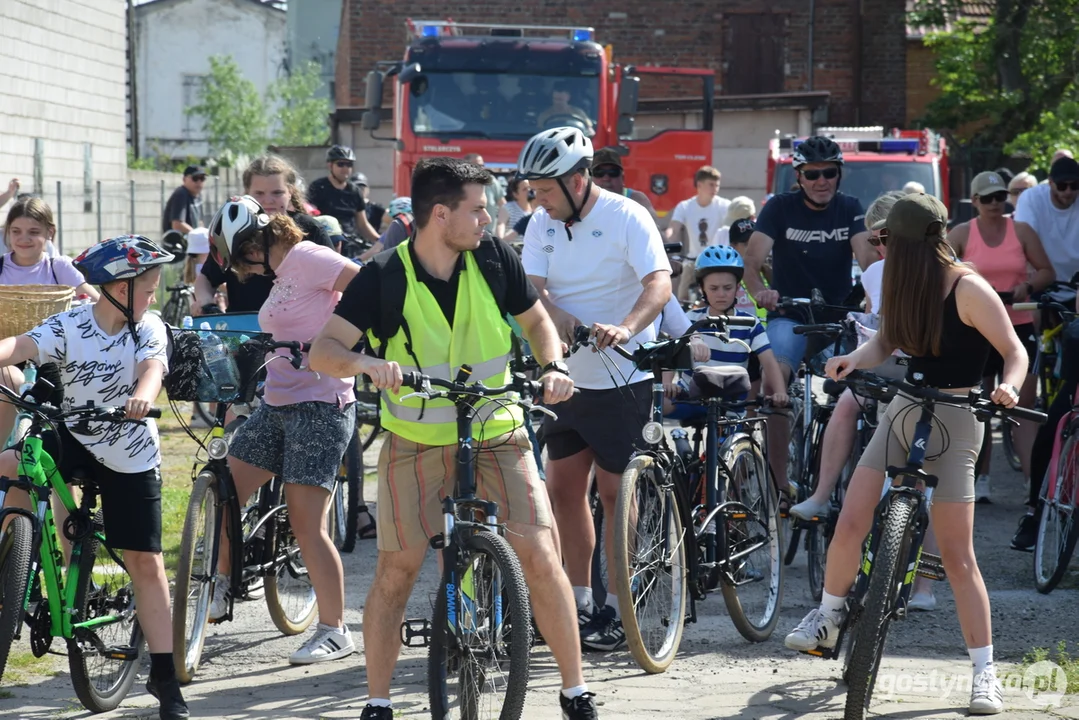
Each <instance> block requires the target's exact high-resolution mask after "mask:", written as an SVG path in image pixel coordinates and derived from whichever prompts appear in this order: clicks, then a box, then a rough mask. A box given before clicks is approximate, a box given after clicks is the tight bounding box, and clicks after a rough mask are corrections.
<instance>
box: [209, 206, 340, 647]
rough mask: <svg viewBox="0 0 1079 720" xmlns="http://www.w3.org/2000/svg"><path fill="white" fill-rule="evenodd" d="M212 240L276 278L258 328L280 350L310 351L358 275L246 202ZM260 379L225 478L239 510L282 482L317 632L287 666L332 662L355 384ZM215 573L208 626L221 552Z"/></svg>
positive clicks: (237, 267)
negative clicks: (333, 513) (337, 518)
mask: <svg viewBox="0 0 1079 720" xmlns="http://www.w3.org/2000/svg"><path fill="white" fill-rule="evenodd" d="M210 235H211V238H212V241H213V245H212V247H211V252H213V253H214V255H215V257H214V259H215V260H216V261H217V262H218V264H219V265H220V266H221V267H222V268H228V267H231V268H232V270H233V271H234V272H235V273H236V276H237V277H238V278H239V279H240V280H241V281H244V280H246V279H247V278H248V277H250V276H252V275H263V274H271V273H272V275H273V277H274V285H273V288H272V289H271V291H270V296H269V298H267V300H266V302H265V303H264V304H263V306H262V309H261V310H260V311H259V326H260V327H261V328H262V330H263V331H264V332H268V333H271V334H272V335H273V337H274V339H275V340H278V341H289V340H299V341H301V342H310V341H311V340H312V339H313V338H314V337H315V336H316V335H317V334H318V333H319V332H320V331H321V330H322V326H323V325H325V323H326V320H328V319H329V317H330V316H331V315H332V314H333V310H334V308H335V307H336V306H337V301H338V300H339V299H340V298H341V291H343V290H344V289H345V287H346V286H347V285H348V283H349V281H350V280H352V278H353V277H355V276H356V273H358V272H359V269H360V268H359V266H358V265H356V264H355V263H353V262H352V261H351V260H349V259H348V258H345V257H342V256H341V255H338V254H337V253H336V252H334V251H333V250H332V249H330V248H327V247H323V246H321V245H316V244H315V243H312V242H308V241H306V240H304V239H303V238H304V234H303V231H302V230H300V228H299V227H298V226H297V225H296V223H295V222H294V221H293V220H292V218H290V217H289V216H288V215H287V214H284V213H281V214H279V215H273V216H272V217H271V216H270V215H269V214H267V213H266V212H265V211H264V210H263V209H262V207H261V206H260V205H259V204H258V203H257V202H256V201H255V199H254V198H252V197H250V196H246V195H245V196H244V197H242V198H231V199H230V200H229V201H228V202H226V203H225V205H224V206H223V207H222V208H221V210H219V211H218V213H217V215H216V216H215V217H214V219H213V221H212V222H211V223H210ZM282 353H284V351H282ZM266 373H267V374H266V391H265V394H264V396H263V403H262V404H261V405H260V406H259V407H258V409H257V410H255V412H254V413H252V414H251V417H250V418H249V419H248V421H247V422H246V423H244V424H243V425H242V426H241V427H240V429H239V430H238V431H237V432H236V435H235V436H234V437H233V440H232V443H231V448H230V454H229V470H230V471H231V472H232V479H233V481H234V482H235V484H236V494H237V496H238V497H239V498H240V499H241V501H243V502H247V499H248V498H249V497H250V496H251V494H252V493H254V492H255V490H256V489H258V488H259V487H261V486H262V485H264V484H265V483H266V482H267V481H268V480H269V479H270V478H271V477H273V476H275V475H276V476H277V477H279V478H281V479H282V480H283V481H284V483H285V501H286V503H287V504H288V512H289V521H290V523H291V525H292V530H293V532H294V533H295V535H296V540H297V541H298V542H299V544H300V551H301V552H302V553H303V559H304V562H305V563H306V565H307V571H308V573H309V574H310V578H311V583H312V585H314V588H315V596H316V597H317V599H318V609H319V625H318V629H317V631H316V632H315V634H314V635H313V636H312V637H311V638H310V639H309V640H308V641H307V642H306V643H304V645H303V646H302V647H301V648H300V649H299V650H297V651H296V652H295V653H293V654H292V656H291V657H290V658H289V662H291V663H292V664H294V665H307V664H311V663H317V662H323V661H326V660H336V659H337V658H342V657H345V656H346V655H349V654H351V653H352V652H354V651H355V649H356V648H355V645H354V644H353V642H352V635H351V633H350V632H349V630H348V627H347V626H346V625H345V624H344V602H345V593H344V573H343V571H342V569H341V558H340V556H339V555H338V554H337V550H336V548H334V546H333V542H332V541H331V540H330V537H329V535H328V533H327V528H326V512H327V510H328V508H329V503H330V496H331V491H332V490H333V486H334V482H336V479H337V469H338V467H339V466H340V463H341V456H342V455H344V452H345V448H346V447H347V445H348V442H349V439H350V438H351V437H352V434H353V432H354V430H355V421H356V415H355V409H354V407H353V403H354V402H355V396H354V395H353V391H352V380H351V378H350V379H347V380H345V379H340V378H335V377H331V376H329V375H320V374H319V373H315V372H312V371H311V370H308V369H307V368H306V367H302V368H301V369H299V370H297V369H295V368H293V367H292V365H291V364H290V363H289V362H288V360H286V359H284V358H282V359H280V360H271V361H270V362H269V364H268V365H267V369H266ZM222 537H223V541H224V535H223V536H222ZM218 571H219V573H221V576H219V577H218V581H217V582H216V583H215V585H214V601H213V604H212V605H211V607H210V619H211V620H214V619H216V618H219V617H221V616H222V615H224V613H225V611H226V609H227V592H228V587H229V582H228V577H227V574H228V572H229V565H228V551H227V543H226V544H225V546H223V547H222V550H221V563H220V564H219V565H218Z"/></svg>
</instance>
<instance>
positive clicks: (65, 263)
mask: <svg viewBox="0 0 1079 720" xmlns="http://www.w3.org/2000/svg"><path fill="white" fill-rule="evenodd" d="M11 255H12V254H11V253H7V254H6V255H4V268H3V270H0V285H70V286H71V287H78V286H79V285H82V284H83V283H84V282H86V280H85V279H84V278H83V276H82V273H81V272H79V271H78V270H77V269H75V263H73V262H71V258H68V257H65V256H63V255H57V256H56V257H49V256H48V255H46V256H45V257H44V258H42V260H41V262H39V263H38V264H36V265H30V266H29V267H23V266H21V265H16V264H15V260H14V259H13V258H12V257H11ZM54 274H55V275H54Z"/></svg>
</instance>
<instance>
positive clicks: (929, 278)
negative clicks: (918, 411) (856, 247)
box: [880, 225, 963, 357]
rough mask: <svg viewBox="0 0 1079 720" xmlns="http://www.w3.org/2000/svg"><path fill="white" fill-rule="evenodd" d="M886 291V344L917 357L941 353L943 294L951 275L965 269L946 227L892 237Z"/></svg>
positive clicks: (882, 300) (883, 300) (883, 335)
mask: <svg viewBox="0 0 1079 720" xmlns="http://www.w3.org/2000/svg"><path fill="white" fill-rule="evenodd" d="M887 242H888V260H887V261H886V262H885V263H884V284H883V287H882V288H881V294H880V303H881V307H884V308H887V311H886V312H884V313H882V314H881V329H880V333H881V340H883V341H884V342H885V343H886V344H887V345H889V346H891V347H897V348H899V349H901V350H903V351H904V352H907V353H910V354H911V355H912V356H914V357H925V356H928V355H939V354H940V338H941V328H942V326H943V324H944V312H943V305H944V298H943V296H942V295H941V292H942V290H943V287H944V278H945V276H946V275H947V274H948V270H950V269H951V268H954V267H960V266H962V265H963V264H962V263H960V262H959V261H958V260H957V259H956V257H955V253H954V252H953V251H952V248H951V246H950V245H948V242H947V240H945V236H944V226H943V225H941V226H940V228H939V230H932V229H931V232H929V233H927V235H926V237H925V238H924V239H923V238H914V239H910V238H903V237H899V236H896V235H891V236H889V237H888V240H887Z"/></svg>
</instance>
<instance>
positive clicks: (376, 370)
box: [362, 358, 404, 393]
mask: <svg viewBox="0 0 1079 720" xmlns="http://www.w3.org/2000/svg"><path fill="white" fill-rule="evenodd" d="M365 360H366V362H365V363H364V367H363V368H362V371H363V373H364V374H365V375H367V376H369V377H370V378H371V382H372V383H374V385H375V387H376V388H378V389H379V390H389V391H390V392H392V393H398V392H400V391H401V385H402V383H403V382H404V375H403V374H402V373H401V366H400V365H398V364H397V363H396V362H394V361H392V360H382V359H381V358H365Z"/></svg>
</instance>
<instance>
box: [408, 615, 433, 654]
mask: <svg viewBox="0 0 1079 720" xmlns="http://www.w3.org/2000/svg"><path fill="white" fill-rule="evenodd" d="M432 630H433V628H432V627H431V621H430V620H428V619H427V618H416V619H412V620H405V621H404V622H403V623H401V644H402V645H404V646H405V647H427V646H428V645H430V644H431V634H432ZM415 638H419V642H417V643H415V644H413V642H412V641H413V639H415Z"/></svg>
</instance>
